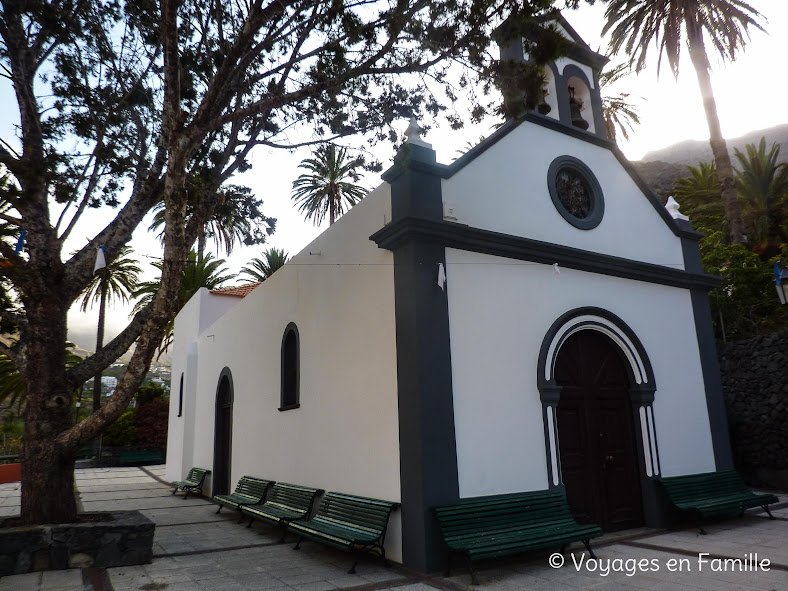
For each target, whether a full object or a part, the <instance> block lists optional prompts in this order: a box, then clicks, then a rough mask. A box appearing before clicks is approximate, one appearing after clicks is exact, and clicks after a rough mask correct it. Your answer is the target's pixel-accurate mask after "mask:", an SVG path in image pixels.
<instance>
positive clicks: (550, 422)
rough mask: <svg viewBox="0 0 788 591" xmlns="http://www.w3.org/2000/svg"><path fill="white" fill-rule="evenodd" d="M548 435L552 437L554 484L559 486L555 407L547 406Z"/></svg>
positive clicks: (551, 461) (551, 459)
mask: <svg viewBox="0 0 788 591" xmlns="http://www.w3.org/2000/svg"><path fill="white" fill-rule="evenodd" d="M547 435H548V437H549V439H550V466H551V469H552V472H553V484H554V485H555V486H558V484H559V480H558V451H557V447H558V445H557V442H556V433H555V427H554V421H553V407H552V406H548V407H547Z"/></svg>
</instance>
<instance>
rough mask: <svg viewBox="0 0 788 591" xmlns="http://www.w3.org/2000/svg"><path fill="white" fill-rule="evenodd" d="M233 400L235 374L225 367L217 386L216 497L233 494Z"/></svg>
mask: <svg viewBox="0 0 788 591" xmlns="http://www.w3.org/2000/svg"><path fill="white" fill-rule="evenodd" d="M233 399H234V390H233V374H232V372H231V371H230V368H229V367H225V368H224V369H222V371H221V373H220V374H219V380H218V382H217V385H216V405H215V415H214V439H213V474H212V481H213V485H212V489H213V494H214V495H216V494H226V493H229V492H231V491H230V468H231V463H232V439H233Z"/></svg>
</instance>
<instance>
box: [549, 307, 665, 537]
mask: <svg viewBox="0 0 788 591" xmlns="http://www.w3.org/2000/svg"><path fill="white" fill-rule="evenodd" d="M587 315H593V316H599V317H600V318H604V319H605V320H608V321H609V322H611V323H612V324H613V325H615V326H616V327H617V328H618V329H619V330H620V331H621V332H622V333H623V334H624V335H626V337H627V338H628V339H629V341H630V342H631V343H632V345H633V346H634V347H635V350H636V351H637V354H638V356H639V357H640V360H641V361H642V362H643V368H644V370H645V372H646V380H647V381H646V382H644V383H641V384H638V383H637V382H636V381H635V375H634V373H633V371H632V366H631V365H630V363H629V362H628V361H627V360H626V359H625V357H624V352H623V351H621V347H619V346H618V345H617V344H615V343H613V346H614V349H615V350H616V351H618V352H619V355H620V357H621V361H622V363H623V364H624V367H625V368H626V371H627V375H628V377H629V383H630V388H629V398H630V402H631V405H632V422H633V427H634V430H635V433H634V436H635V446H636V448H637V454H636V457H637V463H638V476H639V479H640V491H641V502H642V507H643V519H644V521H645V523H646V524H647V525H649V526H651V527H662V526H663V525H664V524H665V523H666V519H667V516H666V513H665V510H664V508H663V506H662V501H661V499H660V496H659V492H660V491H659V490H658V488H657V485H656V480H658V479H659V476H658V474H657V473H655V472H654V471H653V470H652V476H651V477H649V476H648V474H647V473H646V450H645V448H644V446H643V430H642V429H643V427H642V425H641V422H640V407H641V406H647V407H648V406H651V404H652V403H653V402H654V393H655V392H656V381H655V377H654V369H653V368H652V366H651V361H650V360H649V357H648V355H647V354H646V350H645V348H644V347H643V344H642V343H641V342H640V339H639V338H638V337H637V335H636V334H635V332H634V331H633V330H632V329H631V328H630V327H629V325H628V324H627V323H626V322H624V321H623V320H622V319H621V318H619V317H618V316H616V315H615V314H613V313H612V312H610V311H608V310H605V309H603V308H596V307H590V306H589V307H583V308H575V309H574V310H570V311H568V312H566V313H564V314H562V315H561V316H560V317H559V318H558V319H557V320H556V321H555V322H553V324H552V325H551V326H550V328H549V330H548V331H547V332H546V333H545V336H544V338H543V339H542V345H541V347H540V349H539V359H538V362H537V380H536V381H537V388H538V389H539V396H540V399H541V401H542V419H543V421H544V432H545V448H546V456H547V461H546V467H547V481H548V484H549V489H550V490H555V491H563V489H564V486H563V482H562V481H559V485H555V484H553V474H552V471H553V466H552V458H551V456H550V440H549V429H548V425H547V407H548V406H549V407H552V408H553V421H554V425H553V428H554V429H555V438H556V444H557V445H556V446H557V450H556V462H557V463H558V466H557V467H558V474H559V475H560V474H561V447H560V442H559V440H558V423H557V413H556V411H557V408H558V403H559V401H560V397H561V387H560V386H559V385H557V384H556V383H555V379H554V377H553V372H552V368H554V367H555V361H556V359H557V357H558V353H559V351H560V346H559V347H557V348H556V350H555V351H554V352H553V356H552V358H550V359H548V352H549V349H550V345H551V344H552V342H553V340H554V339H555V337H556V335H557V334H558V331H560V330H561V329H562V328H563V327H564V326H566V324H567V323H568V322H569V321H571V320H572V319H573V318H577V317H578V316H587ZM594 324H597V325H598V323H593V322H588V323H587V324H586V325H584V326H587V328H588V329H589V330H590V329H593V326H594ZM548 365H549V366H550V368H551V372H550V380H547V379H546V378H545V377H544V374H545V372H544V370H545V367H546V366H548ZM647 425H648V422H647ZM648 428H649V427H648V426H647V429H648ZM648 435H649V433H648V432H647V433H646V436H648ZM654 443H655V444H656V436H655V437H654ZM656 454H657V459H658V460H659V455H658V454H659V448H656ZM649 459H650V460H652V458H649Z"/></svg>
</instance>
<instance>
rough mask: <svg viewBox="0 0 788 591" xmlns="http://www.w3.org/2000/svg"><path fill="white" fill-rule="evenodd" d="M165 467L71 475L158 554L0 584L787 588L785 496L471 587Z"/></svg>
mask: <svg viewBox="0 0 788 591" xmlns="http://www.w3.org/2000/svg"><path fill="white" fill-rule="evenodd" d="M163 473H164V469H163V467H151V468H100V469H99V468H96V469H84V470H77V473H76V480H77V487H78V489H79V493H80V498H81V502H82V505H83V508H84V510H86V511H101V510H106V509H138V510H140V511H141V512H142V513H144V514H145V515H147V516H148V517H149V518H151V519H152V520H153V521H154V522H156V535H155V539H154V548H153V552H154V559H153V562H152V563H151V564H146V565H143V566H134V567H121V568H110V569H106V571H104V570H101V569H83V570H79V569H72V570H65V571H54V572H44V573H30V574H25V575H15V576H8V577H2V578H0V591H201V590H203V589H206V590H211V591H247V590H248V591H254V590H266V591H333V590H345V589H347V590H352V591H470V590H472V589H477V590H483V591H540V590H546V591H570V590H577V589H589V590H593V591H628V590H640V589H650V590H657V591H698V590H709V591H751V590H769V591H785V590H788V496H782V497H781V499H780V500H781V501H782V502H781V504H780V508H779V509H777V510H776V511H773V512H774V514H775V516H776V517H777V519H776V520H774V521H771V520H768V519H767V518H766V517H765V515H762V514H758V513H756V512H752V511H751V512H748V514H747V515H746V516H745V517H744V518H743V519H735V518H734V519H730V520H726V521H722V522H716V523H712V524H711V525H710V526H709V527H708V528H707V529H708V531H709V535H706V536H700V535H698V533H697V530H682V531H670V532H665V531H654V530H645V529H644V530H638V531H637V532H629V533H628V534H627V535H625V536H621V535H619V536H617V537H613V536H608V537H606V538H603V539H602V540H600V541H598V542H597V543H596V544H595V550H596V554H597V556H598V559H599V560H597V561H594V560H589V559H588V556H587V554H585V553H580V552H579V550H577V551H576V552H575V553H574V554H566V555H565V557H564V564H563V566H560V567H558V568H553V567H551V565H550V564H549V561H550V560H558V559H559V558H560V555H558V556H556V555H552V556H551V555H550V554H549V553H546V554H543V555H538V556H531V557H529V558H526V559H523V558H520V559H516V560H510V561H495V562H492V563H486V564H482V565H480V566H481V569H480V571H479V579H480V583H481V585H480V587H475V588H474V587H471V586H470V580H469V576H468V574H467V572H465V571H464V570H460V571H459V572H458V573H457V574H456V575H454V576H452V577H442V576H437V575H436V576H433V577H429V576H424V575H420V574H418V573H413V572H411V571H408V570H406V569H404V568H401V567H399V566H393V567H391V568H384V567H383V566H382V565H381V563H380V562H379V561H375V560H367V561H362V562H361V563H360V564H359V566H358V574H355V575H348V574H347V573H346V571H347V569H348V568H349V566H350V564H351V559H350V557H349V555H348V554H346V553H344V552H340V551H334V550H331V549H328V548H324V547H322V546H319V545H317V544H313V543H307V542H305V543H304V544H302V547H301V551H299V552H294V551H293V548H292V546H293V545H292V544H279V543H277V541H278V538H279V532H278V531H277V530H275V529H274V528H271V527H267V526H265V525H263V524H260V523H258V522H255V525H254V526H253V527H252V528H250V529H247V528H246V527H244V526H242V525H238V524H237V523H236V518H237V514H236V513H235V512H233V511H228V510H226V509H225V510H223V511H222V512H221V513H220V514H218V515H217V514H216V505H213V504H211V503H210V502H208V501H206V500H205V499H201V498H193V497H189V499H187V500H184V499H183V497H182V496H172V495H171V494H170V493H171V491H172V489H171V488H169V487H167V486H166V485H165V484H164V483H163V482H162V478H163ZM18 511H19V485H18V484H11V485H0V515H13V514H18ZM577 546H580V545H577ZM580 547H582V546H580ZM701 553H704V554H701ZM726 558H727V559H738V562H731V561H728V562H727V563H726V562H725V559H726ZM764 559H765V560H768V561H769V564H768V566H767V565H766V564H764V563H763V562H762V561H763V560H764ZM556 566H557V565H556ZM767 569H768V570H767Z"/></svg>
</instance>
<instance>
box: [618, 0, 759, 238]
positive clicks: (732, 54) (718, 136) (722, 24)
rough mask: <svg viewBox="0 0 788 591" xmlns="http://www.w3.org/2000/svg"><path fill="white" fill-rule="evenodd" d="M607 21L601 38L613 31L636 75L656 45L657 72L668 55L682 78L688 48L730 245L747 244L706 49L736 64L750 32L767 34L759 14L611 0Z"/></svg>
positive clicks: (731, 0) (735, 3)
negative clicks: (684, 52)
mask: <svg viewBox="0 0 788 591" xmlns="http://www.w3.org/2000/svg"><path fill="white" fill-rule="evenodd" d="M605 18H606V23H605V26H604V28H603V33H606V32H607V31H610V49H611V50H612V51H613V52H614V53H618V52H619V51H622V50H623V51H624V52H625V53H626V54H627V55H628V56H630V60H629V63H630V65H632V66H634V68H635V70H636V71H638V72H640V71H641V70H643V68H645V66H646V58H647V55H648V52H649V48H650V47H651V46H652V44H654V45H656V47H657V52H658V54H659V58H658V61H657V71H659V68H660V66H661V65H662V57H663V55H664V56H667V58H668V64H669V66H670V69H671V71H672V72H673V75H674V76H678V73H679V58H680V57H681V48H682V47H683V46H684V44H685V43H686V45H687V51H688V53H689V56H690V60H691V61H692V65H693V67H694V68H695V74H696V76H697V78H698V85H699V87H700V91H701V95H702V97H703V108H704V110H705V112H706V120H707V122H708V125H709V144H710V145H711V151H712V153H713V154H714V161H715V164H716V166H717V174H718V176H719V179H720V185H721V188H722V191H721V196H722V202H723V204H724V206H725V217H726V218H727V220H728V231H729V233H730V237H731V242H744V230H743V221H742V215H741V209H740V207H739V199H738V196H737V194H736V184H735V181H734V174H733V166H732V165H731V159H730V155H729V154H728V148H727V145H726V144H725V139H724V138H723V137H722V131H721V129H720V121H719V116H718V115H717V104H716V102H715V100H714V92H713V90H712V86H711V78H710V75H709V72H710V70H711V65H710V63H709V57H708V54H707V52H706V45H705V44H706V41H709V42H710V43H711V46H712V47H713V48H714V50H715V51H716V52H717V53H718V54H719V55H720V56H722V58H723V59H730V60H734V59H736V55H737V54H738V53H739V52H740V51H741V50H743V48H744V45H745V41H746V40H747V38H748V35H749V28H750V27H753V28H757V29H761V30H763V28H762V27H761V24H760V20H761V19H762V16H761V14H760V13H759V12H758V11H756V10H755V9H754V8H753V7H752V6H750V5H749V4H747V3H746V2H743V1H742V0H609V1H608V4H607V9H606V11H605Z"/></svg>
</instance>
